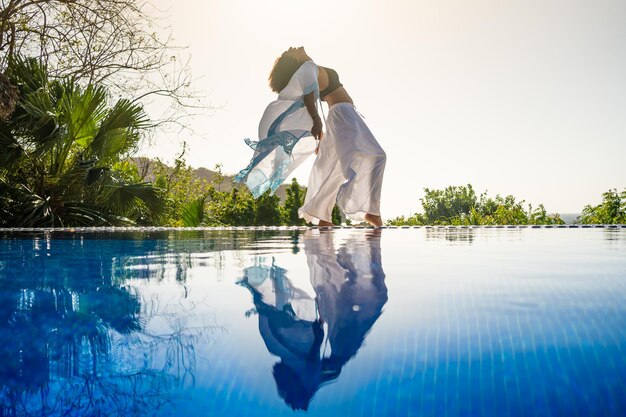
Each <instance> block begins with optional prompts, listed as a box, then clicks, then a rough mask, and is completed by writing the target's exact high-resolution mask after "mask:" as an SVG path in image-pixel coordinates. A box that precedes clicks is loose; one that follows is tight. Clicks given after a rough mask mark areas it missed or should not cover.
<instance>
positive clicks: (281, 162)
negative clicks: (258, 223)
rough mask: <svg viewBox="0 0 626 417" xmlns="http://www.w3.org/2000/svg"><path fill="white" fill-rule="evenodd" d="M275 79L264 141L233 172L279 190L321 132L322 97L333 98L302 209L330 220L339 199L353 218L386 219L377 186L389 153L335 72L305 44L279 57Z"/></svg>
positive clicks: (314, 218)
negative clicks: (244, 164)
mask: <svg viewBox="0 0 626 417" xmlns="http://www.w3.org/2000/svg"><path fill="white" fill-rule="evenodd" d="M270 87H271V88H272V90H273V91H275V92H277V93H278V99H277V100H276V101H274V102H272V103H271V104H270V105H269V106H268V107H267V109H266V111H265V113H264V114H263V118H262V119H261V123H260V125H259V138H261V140H260V141H259V142H254V143H253V142H248V143H249V144H250V146H251V147H252V148H253V149H254V150H255V153H254V157H253V159H252V161H251V162H250V164H249V165H248V167H247V168H246V169H244V170H242V171H241V172H240V173H239V174H238V175H237V177H236V180H237V181H241V182H245V183H246V185H248V187H249V188H250V190H251V191H252V193H253V194H254V195H255V196H258V195H260V194H262V193H263V192H265V191H266V190H267V189H271V190H272V192H274V191H275V190H276V189H277V188H278V186H279V185H280V184H281V183H282V182H283V181H284V179H285V178H287V176H288V175H289V174H290V173H291V172H292V171H293V169H295V168H296V167H297V166H298V165H299V164H300V163H302V161H304V159H305V158H306V157H307V156H309V155H310V154H311V153H312V152H313V150H315V151H316V152H317V149H318V148H316V147H315V145H313V144H312V139H313V138H315V139H318V140H320V139H322V137H323V134H322V120H321V117H320V116H319V114H318V110H317V103H316V101H317V99H318V98H321V99H322V100H324V101H326V102H327V103H328V105H329V114H328V118H327V119H326V129H327V135H326V138H325V139H324V140H322V141H321V144H320V146H319V153H318V156H317V159H316V160H315V164H314V165H313V170H312V172H311V176H310V177H309V184H308V189H307V194H306V199H305V202H304V205H303V206H302V207H301V208H300V210H299V214H300V217H302V218H305V219H306V220H307V221H309V222H312V223H314V224H319V225H320V226H330V225H332V222H331V213H332V210H333V207H334V206H335V203H336V204H337V205H338V206H339V208H340V209H341V211H343V212H344V214H345V215H346V216H347V217H348V218H350V219H351V220H354V221H364V220H365V221H367V222H369V223H371V224H372V225H374V226H381V225H382V219H381V217H380V193H381V188H382V179H383V173H384V169H385V161H386V156H385V152H384V151H383V150H382V148H381V147H380V145H379V144H378V142H377V141H376V139H375V138H374V136H373V135H372V133H371V132H370V130H369V129H368V127H367V125H366V124H365V122H364V121H363V119H362V118H361V116H360V115H359V114H358V112H357V111H356V109H355V107H354V104H353V102H352V98H351V97H350V96H349V95H348V92H347V91H346V90H345V88H344V87H343V85H342V84H341V83H340V82H339V76H338V75H337V72H335V71H334V70H332V69H330V68H325V67H321V66H317V65H316V64H315V63H314V62H313V61H312V60H311V58H310V57H309V56H308V55H307V54H306V52H305V51H304V48H302V47H300V48H289V50H287V51H285V52H284V53H283V54H282V55H281V56H280V57H279V58H278V59H277V60H276V63H275V64H274V67H273V68H272V72H271V74H270Z"/></svg>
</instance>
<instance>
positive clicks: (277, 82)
mask: <svg viewBox="0 0 626 417" xmlns="http://www.w3.org/2000/svg"><path fill="white" fill-rule="evenodd" d="M310 59H311V58H310V57H309V56H308V55H307V54H306V52H304V47H302V46H300V47H297V48H293V47H292V48H289V49H287V50H286V51H285V52H283V54H282V55H281V56H280V57H278V59H277V60H276V62H274V66H273V67H272V71H271V72H270V77H269V82H270V88H271V89H272V91H274V92H276V93H278V92H279V91H280V90H282V89H283V88H285V87H286V86H287V84H288V83H289V80H290V79H291V76H292V75H293V74H294V73H295V72H296V71H297V70H298V68H300V65H302V64H303V63H305V62H306V61H309V60H310Z"/></svg>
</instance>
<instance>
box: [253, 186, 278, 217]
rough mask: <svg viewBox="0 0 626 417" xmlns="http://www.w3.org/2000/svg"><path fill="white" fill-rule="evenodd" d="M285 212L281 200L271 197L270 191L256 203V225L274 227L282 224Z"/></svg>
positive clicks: (274, 196)
mask: <svg viewBox="0 0 626 417" xmlns="http://www.w3.org/2000/svg"><path fill="white" fill-rule="evenodd" d="M283 210H284V209H281V206H280V198H278V196H277V195H270V192H269V190H268V191H266V192H265V193H263V194H261V196H260V197H259V198H257V199H256V200H255V201H254V225H255V226H272V225H279V224H282V220H283V216H282V214H283Z"/></svg>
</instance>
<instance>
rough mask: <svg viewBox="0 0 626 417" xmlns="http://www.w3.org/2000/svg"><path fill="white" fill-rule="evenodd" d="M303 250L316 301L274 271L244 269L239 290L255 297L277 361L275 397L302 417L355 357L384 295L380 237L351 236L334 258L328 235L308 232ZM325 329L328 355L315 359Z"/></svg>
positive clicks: (278, 270)
mask: <svg viewBox="0 0 626 417" xmlns="http://www.w3.org/2000/svg"><path fill="white" fill-rule="evenodd" d="M304 249H305V252H306V255H307V262H308V265H309V270H310V274H311V275H310V277H311V284H312V286H313V288H314V290H315V296H316V297H315V300H314V299H313V298H312V297H310V296H308V295H307V294H306V293H305V292H304V291H302V290H301V289H298V288H295V287H294V286H293V284H292V283H291V281H290V280H289V279H288V278H287V277H286V273H285V272H286V271H285V270H283V269H282V268H279V267H277V266H276V265H273V264H272V265H271V266H264V265H259V266H254V267H250V268H247V269H246V270H245V273H244V277H243V279H242V280H241V281H240V284H241V285H243V286H245V287H246V288H248V289H249V290H250V292H251V293H252V295H253V300H254V305H255V310H256V312H257V313H258V316H259V332H260V333H261V336H262V337H263V341H264V342H265V345H266V347H267V349H268V351H269V352H270V353H272V354H274V355H276V356H278V357H280V362H278V363H277V364H276V365H274V379H275V380H276V385H277V388H278V392H279V395H280V396H281V397H282V398H283V399H284V400H285V402H286V403H287V404H288V405H289V406H291V407H292V408H293V409H303V410H306V409H307V408H308V405H309V403H310V401H311V398H313V395H314V394H315V392H316V391H317V390H318V389H319V388H320V387H321V386H322V385H324V384H325V383H329V382H331V381H333V380H334V379H336V378H337V377H338V376H339V374H340V373H341V370H342V368H343V366H344V365H345V364H346V363H347V362H348V361H349V360H350V359H351V358H352V357H354V356H355V355H356V353H357V352H358V350H359V349H360V347H361V345H362V344H363V341H364V339H365V337H366V335H367V333H368V332H369V330H370V329H371V328H372V326H373V325H374V323H375V322H376V320H377V319H378V317H379V316H380V315H381V312H382V308H383V306H384V305H385V303H386V302H387V287H386V286H385V275H384V272H383V270H382V266H381V259H380V233H379V232H378V233H376V232H375V233H372V234H368V235H358V236H355V237H354V238H352V239H349V240H348V241H347V242H346V243H345V244H344V245H342V246H341V247H340V249H339V250H338V251H337V252H335V249H334V246H333V242H332V233H330V232H328V233H325V232H321V233H319V232H318V231H307V232H305V234H304ZM323 323H326V325H327V326H328V334H327V335H326V341H327V343H328V345H329V346H330V351H331V352H330V354H326V355H325V356H323V357H320V350H321V346H322V342H323V340H324V330H323V326H322V324H323ZM325 351H326V349H325Z"/></svg>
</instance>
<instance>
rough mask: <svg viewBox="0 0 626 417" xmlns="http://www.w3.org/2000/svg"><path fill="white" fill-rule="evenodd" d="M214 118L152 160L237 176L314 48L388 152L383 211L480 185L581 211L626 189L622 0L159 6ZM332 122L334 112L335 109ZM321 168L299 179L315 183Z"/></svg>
mask: <svg viewBox="0 0 626 417" xmlns="http://www.w3.org/2000/svg"><path fill="white" fill-rule="evenodd" d="M154 3H155V4H157V5H158V6H159V8H160V9H162V10H164V16H165V17H164V18H163V19H162V20H161V21H160V24H161V25H165V26H169V27H170V30H171V31H172V34H173V37H174V42H175V43H176V44H178V45H184V46H187V48H186V49H185V50H184V51H181V58H180V59H183V60H184V59H187V58H188V59H190V61H189V65H190V69H191V71H192V76H193V78H194V82H193V86H194V88H195V89H196V90H197V91H198V92H200V93H201V94H203V95H205V97H206V98H205V101H206V103H207V104H208V105H209V106H210V107H211V108H210V109H206V110H203V111H202V112H201V114H200V115H198V116H196V117H194V118H193V119H190V120H188V121H187V123H188V127H189V130H186V131H182V132H180V133H176V134H175V133H168V134H161V135H157V137H156V138H154V139H153V140H152V141H151V143H150V144H148V143H145V144H144V145H143V146H142V148H141V150H140V154H142V155H146V156H158V157H161V158H163V159H165V160H170V161H171V160H173V158H174V157H175V155H176V154H177V153H179V152H180V148H181V142H182V141H183V140H184V141H185V142H186V143H187V146H188V151H187V153H186V155H185V156H186V158H187V162H188V163H189V164H190V165H191V166H193V167H200V166H204V167H207V168H212V167H214V166H215V165H216V164H218V163H220V164H222V165H223V170H224V172H226V173H228V174H234V173H236V172H238V171H239V170H240V169H242V168H244V167H245V166H246V165H247V164H248V162H249V160H250V157H251V155H252V154H251V150H250V149H249V148H248V147H247V146H245V144H244V143H243V139H244V138H246V137H250V138H253V139H257V128H258V123H259V120H260V118H261V115H262V113H263V111H264V110H265V107H266V106H267V104H268V103H269V102H270V101H272V100H274V99H275V94H274V93H272V92H271V91H270V89H269V87H268V84H267V77H268V74H269V71H270V69H271V67H272V64H273V63H274V60H275V59H276V58H277V57H278V56H279V55H280V54H281V53H282V52H283V51H284V50H285V49H287V48H288V47H290V46H304V47H305V48H306V50H307V52H308V54H309V55H310V56H311V57H312V58H313V59H314V60H315V61H316V62H317V63H318V64H320V65H323V66H328V67H331V68H333V69H335V70H336V71H337V72H338V73H339V77H340V80H341V82H342V83H343V84H344V87H345V88H346V89H347V91H348V92H349V94H350V95H351V96H352V98H353V99H354V101H355V105H356V107H357V109H358V110H359V112H360V113H362V114H363V115H364V117H365V122H366V123H367V124H368V126H369V127H370V129H371V130H372V132H373V133H374V135H375V136H376V138H377V140H378V141H379V143H380V144H381V146H382V147H383V149H385V152H386V154H387V166H386V171H385V178H384V183H383V194H382V205H381V210H382V215H383V218H391V217H395V216H398V215H409V214H411V213H415V212H417V211H421V205H420V202H419V199H420V197H422V196H423V195H424V193H423V189H424V188H430V189H433V188H444V187H446V186H448V185H465V184H472V185H473V187H474V189H475V190H476V191H477V193H480V192H483V191H488V194H489V195H490V196H495V195H496V194H501V195H508V194H512V195H514V196H515V197H516V198H518V199H523V200H525V201H526V202H527V203H531V204H533V206H536V205H538V204H539V203H543V204H544V205H545V207H546V209H547V210H548V212H560V213H576V212H580V211H581V210H582V208H583V207H584V206H585V205H586V204H599V203H600V201H601V195H602V193H603V192H605V191H607V190H609V189H611V188H617V189H620V190H623V189H624V188H625V187H626V157H625V155H626V47H624V40H625V39H626V2H625V1H623V0H596V1H593V2H592V1H576V0H541V1H538V0H530V1H528V0H510V1H505V0H472V1H467V0H385V1H383V0H377V1H374V0H358V1H357V0H317V1H315V2H305V1H301V0H271V1H270V0H184V1H174V0H154ZM324 111H325V112H326V113H327V108H325V109H324ZM312 163H313V157H311V159H310V160H309V161H308V162H307V163H305V164H304V165H303V166H301V167H300V168H298V170H297V171H296V172H295V173H294V175H295V177H296V178H297V179H298V181H299V182H300V183H301V184H306V183H307V178H308V174H309V171H310V168H311V165H312Z"/></svg>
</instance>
